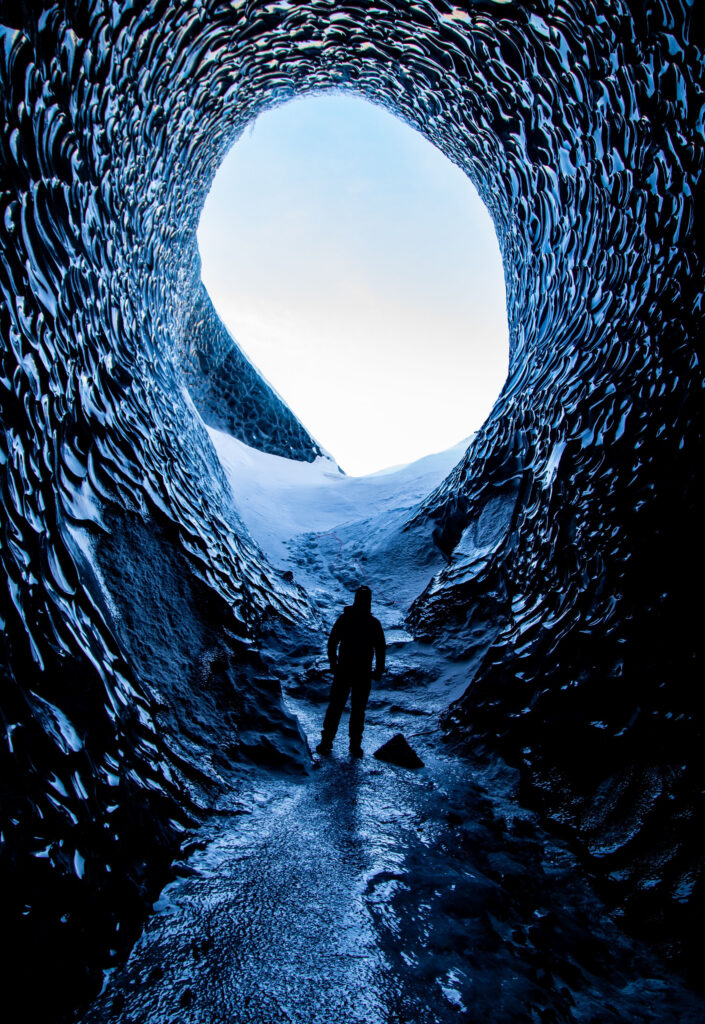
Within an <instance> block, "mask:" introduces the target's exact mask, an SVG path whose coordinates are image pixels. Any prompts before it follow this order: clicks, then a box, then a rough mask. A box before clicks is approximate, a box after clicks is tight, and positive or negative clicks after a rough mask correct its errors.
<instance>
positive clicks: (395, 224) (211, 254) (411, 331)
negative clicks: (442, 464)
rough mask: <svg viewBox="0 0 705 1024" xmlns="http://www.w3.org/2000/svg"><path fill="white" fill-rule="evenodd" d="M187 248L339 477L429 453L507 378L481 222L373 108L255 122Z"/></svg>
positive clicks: (307, 110)
mask: <svg viewBox="0 0 705 1024" xmlns="http://www.w3.org/2000/svg"><path fill="white" fill-rule="evenodd" d="M198 243H199V252H200V257H201V263H202V280H203V282H204V284H205V286H206V289H207V291H208V294H209V296H210V298H211V300H212V301H213V304H214V306H215V309H216V311H217V313H218V314H219V316H220V318H221V320H222V321H223V323H224V324H225V325H226V327H227V328H228V329H229V330H230V333H231V334H232V336H233V337H234V339H235V340H236V342H237V344H238V345H239V346H240V348H241V349H242V350H243V351H244V352H245V353H246V355H247V356H248V357H249V358H250V359H251V361H252V362H253V363H254V365H255V366H256V367H257V369H258V370H259V371H260V372H261V373H262V375H263V376H264V378H265V379H266V380H267V381H268V382H269V383H270V384H271V385H272V386H273V387H274V388H275V389H276V391H277V392H278V394H279V395H281V396H282V398H283V399H284V401H285V402H286V403H287V405H288V406H289V408H290V409H291V410H292V411H293V412H294V413H295V414H296V415H297V416H298V418H299V420H301V421H302V423H303V424H304V425H305V426H306V427H307V429H308V430H309V431H310V432H311V434H312V435H313V437H314V438H315V439H316V441H317V442H318V443H319V444H320V445H322V447H323V448H324V449H325V450H327V451H329V452H330V453H331V454H332V455H333V457H334V459H335V460H336V461H337V463H338V464H339V465H340V466H341V467H342V469H343V470H344V471H345V472H346V473H349V474H352V475H354V476H359V475H364V474H367V473H371V472H376V471H380V470H383V469H386V468H387V467H389V466H395V465H400V464H405V463H410V462H412V461H415V460H416V459H418V458H420V457H422V456H426V455H429V454H432V453H437V452H441V451H443V450H445V449H448V448H450V447H453V446H455V445H456V444H457V443H458V442H459V441H460V440H462V439H464V438H467V437H468V436H469V435H470V434H472V433H473V432H475V431H476V430H478V429H479V427H480V426H481V425H482V423H483V422H484V420H485V419H486V418H487V416H488V414H489V412H490V410H491V408H492V405H493V404H494V402H495V400H496V397H497V395H498V393H499V391H500V389H501V387H502V385H503V384H504V381H505V378H506V374H507V363H508V328H507V317H506V299H505V292H504V278H503V268H502V260H501V255H500V252H499V247H498V243H497V238H496V235H495V231H494V227H493V224H492V221H491V219H490V216H489V213H488V211H487V209H486V207H485V206H484V204H483V202H482V200H481V199H480V197H479V195H478V194H477V191H476V190H475V188H474V186H473V185H472V183H471V182H470V180H469V179H468V177H467V175H466V174H465V173H464V172H463V171H461V170H460V169H459V168H458V167H457V166H456V165H454V164H453V163H451V162H450V161H449V160H448V159H447V158H446V157H445V156H444V155H443V154H442V153H441V152H440V151H439V150H438V149H437V148H436V147H435V146H433V145H432V144H431V143H430V142H428V141H427V140H426V139H425V138H424V137H423V136H422V135H421V134H420V133H419V132H418V131H416V130H415V129H413V128H411V127H409V126H408V125H407V124H405V123H404V122H403V121H401V120H400V119H399V118H397V117H395V116H393V115H392V114H391V113H389V112H388V111H387V110H385V109H384V108H383V107H380V106H379V105H377V104H372V103H370V102H369V101H368V100H367V99H365V98H362V97H359V96H355V95H354V94H349V93H341V92H337V93H330V92H329V93H325V94H316V95H315V96H305V97H302V98H299V99H297V100H295V101H293V102H287V103H285V104H283V105H282V106H279V107H277V108H275V109H274V110H270V111H267V112H266V113H264V114H262V115H260V116H259V117H258V118H257V119H256V121H253V122H251V123H250V125H249V126H248V127H247V128H246V129H245V131H244V133H243V134H242V136H241V137H240V139H239V140H238V141H237V142H236V143H235V145H234V146H233V148H232V149H231V150H230V152H229V153H228V155H227V156H226V158H225V160H224V161H223V163H222V164H221V166H220V167H219V169H218V172H217V174H216V176H215V180H214V182H213V184H212V186H211V189H210V191H209V194H208V197H207V198H206V201H205V205H204V208H203V212H202V214H201V219H200V224H199V229H198Z"/></svg>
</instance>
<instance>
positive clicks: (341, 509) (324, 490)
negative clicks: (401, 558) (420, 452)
mask: <svg viewBox="0 0 705 1024" xmlns="http://www.w3.org/2000/svg"><path fill="white" fill-rule="evenodd" d="M208 433H209V434H210V437H211V439H212V441H213V444H214V446H215V449H216V451H217V453H218V457H219V459H220V462H221V465H222V466H223V469H224V470H225V473H226V475H227V477H228V479H229V480H230V484H231V487H232V490H233V495H234V498H235V503H236V505H237V508H238V511H239V512H240V515H241V516H242V519H243V521H244V523H245V525H246V526H247V528H248V530H249V531H250V533H251V535H252V537H253V539H254V540H255V541H256V542H257V543H258V544H259V546H260V547H261V548H262V550H263V551H264V552H265V554H266V555H267V556H268V557H269V558H270V560H271V561H272V562H273V563H274V564H275V565H278V566H282V565H283V564H285V563H286V561H287V547H286V543H287V541H289V540H291V539H292V538H294V537H296V536H298V535H300V534H307V533H324V532H329V531H331V530H333V529H335V528H336V527H339V526H345V525H351V524H354V523H359V522H362V521H364V520H368V519H370V518H373V517H374V518H375V519H376V520H379V519H380V517H381V518H382V519H383V520H384V519H388V520H389V521H391V520H393V519H395V518H396V517H395V516H394V515H393V514H394V513H395V512H397V513H398V512H399V511H401V510H404V509H410V508H413V507H414V506H415V505H416V504H418V502H420V501H421V500H422V499H423V498H425V497H426V495H428V494H430V492H431V491H432V490H433V489H434V488H435V487H437V486H438V484H440V483H441V482H442V480H444V479H445V477H446V476H447V475H448V473H449V472H450V471H451V470H452V469H453V467H454V466H455V465H456V464H457V463H458V462H459V460H460V459H461V458H462V456H463V454H464V452H465V450H466V448H467V446H468V444H469V443H470V438H466V439H464V440H463V441H460V442H459V443H458V444H456V445H454V446H453V447H452V448H449V449H447V450H446V451H444V452H438V453H437V454H435V455H426V456H424V458H422V459H418V460H417V461H416V462H412V463H409V464H408V465H406V466H399V467H395V468H393V469H389V470H383V471H381V472H378V473H373V474H372V475H370V476H362V477H355V476H345V475H344V474H342V473H341V472H340V471H339V469H338V467H337V466H336V464H335V462H334V461H333V460H332V459H330V458H319V459H316V461H315V462H312V463H310V462H298V461H295V460H293V459H285V458H282V457H281V456H279V455H268V454H267V453H265V452H261V451H258V450H257V449H255V448H250V447H248V446H247V445H246V444H243V442H242V441H238V440H236V439H235V438H234V437H231V436H230V435H229V434H225V433H223V432H222V431H219V430H214V429H213V428H211V427H209V428H208ZM385 514H387V515H385Z"/></svg>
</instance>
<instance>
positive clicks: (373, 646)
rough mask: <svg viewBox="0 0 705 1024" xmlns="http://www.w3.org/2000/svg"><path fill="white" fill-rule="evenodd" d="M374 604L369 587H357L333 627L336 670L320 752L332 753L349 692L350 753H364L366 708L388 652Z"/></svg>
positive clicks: (330, 648)
mask: <svg viewBox="0 0 705 1024" xmlns="http://www.w3.org/2000/svg"><path fill="white" fill-rule="evenodd" d="M371 607H372V592H371V591H370V588H369V587H365V586H362V587H358V588H357V590H356V591H355V600H354V602H353V604H352V605H350V606H348V607H347V608H346V609H345V610H344V611H343V614H342V615H341V616H340V617H339V618H338V620H337V622H336V623H335V625H334V626H333V628H332V630H331V631H330V636H329V637H328V661H329V662H330V667H331V669H332V671H333V684H332V686H331V688H330V699H329V702H328V710H327V711H326V717H325V718H324V720H323V733H322V735H321V742H320V743H319V744H318V746H317V747H316V750H317V751H318V753H319V754H330V752H331V750H332V748H333V740H334V739H335V734H336V732H337V731H338V725H339V723H340V716H341V715H342V713H343V708H344V707H345V704H346V702H347V699H348V694H350V726H349V734H350V753H351V755H352V756H353V757H362V732H363V729H364V727H365V709H366V708H367V701H368V699H369V696H370V689H371V686H372V679H373V678H374V679H381V678H382V673H383V672H384V660H385V652H386V643H385V640H384V632H383V630H382V626H381V625H380V623H379V620H378V619H376V618H375V617H374V615H372V613H371V611H370V609H371ZM373 657H374V662H375V668H374V672H373V671H372V659H373Z"/></svg>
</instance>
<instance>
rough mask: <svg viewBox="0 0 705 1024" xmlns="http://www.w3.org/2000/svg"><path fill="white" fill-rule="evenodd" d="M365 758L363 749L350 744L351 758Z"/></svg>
mask: <svg viewBox="0 0 705 1024" xmlns="http://www.w3.org/2000/svg"><path fill="white" fill-rule="evenodd" d="M364 756H365V751H364V750H363V749H362V747H358V746H355V745H354V744H352V743H351V744H350V757H356V758H360V757H364Z"/></svg>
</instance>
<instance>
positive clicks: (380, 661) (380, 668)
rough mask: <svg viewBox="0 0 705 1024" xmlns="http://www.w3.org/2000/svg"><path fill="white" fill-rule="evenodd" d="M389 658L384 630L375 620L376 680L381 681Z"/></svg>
mask: <svg viewBox="0 0 705 1024" xmlns="http://www.w3.org/2000/svg"><path fill="white" fill-rule="evenodd" d="M386 657H387V641H386V640H385V639H384V630H383V629H382V626H381V624H380V622H379V620H377V619H375V679H381V678H382V673H383V672H384V665H385V661H386Z"/></svg>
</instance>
